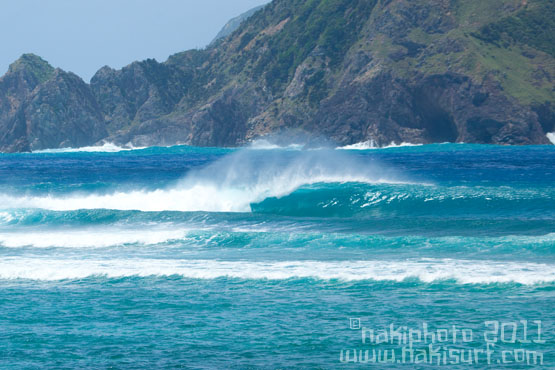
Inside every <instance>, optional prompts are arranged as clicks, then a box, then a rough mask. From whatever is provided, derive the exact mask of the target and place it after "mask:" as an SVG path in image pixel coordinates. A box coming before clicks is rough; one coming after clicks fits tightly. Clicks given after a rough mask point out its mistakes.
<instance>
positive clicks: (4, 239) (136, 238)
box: [0, 228, 187, 248]
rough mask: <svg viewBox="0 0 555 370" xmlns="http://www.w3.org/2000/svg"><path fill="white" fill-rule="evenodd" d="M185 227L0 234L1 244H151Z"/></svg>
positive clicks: (181, 235) (173, 237)
mask: <svg viewBox="0 0 555 370" xmlns="http://www.w3.org/2000/svg"><path fill="white" fill-rule="evenodd" d="M186 234H187V231H186V230H183V229H181V230H144V229H143V230H130V229H127V230H126V229H115V228H112V229H104V230H64V231H42V232H36V231H34V232H29V231H26V232H13V233H2V234H0V246H2V247H6V248H19V247H34V248H50V247H58V248H105V247H110V246H119V245H128V244H139V245H152V244H159V243H164V242H168V241H170V240H178V239H182V238H184V237H185V236H186Z"/></svg>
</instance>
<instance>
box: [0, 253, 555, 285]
mask: <svg viewBox="0 0 555 370" xmlns="http://www.w3.org/2000/svg"><path fill="white" fill-rule="evenodd" d="M172 275H176V276H182V277H184V278H193V279H216V278H222V277H228V278H238V279H247V280H285V279H292V278H313V279H320V280H342V281H362V280H374V281H396V282H400V281H404V280H407V279H418V280H420V281H422V282H426V283H430V282H435V281H444V280H454V281H455V282H456V283H458V284H491V283H518V284H525V285H532V284H538V283H553V282H555V265H551V264H540V263H522V262H496V261H471V260H453V259H419V260H405V261H383V260H374V261H350V262H345V261H341V262H339V261H326V262H321V261H280V262H273V261H272V262H251V261H215V260H153V259H125V260H123V259H113V260H48V259H42V258H41V259H34V258H27V257H7V258H4V259H2V261H0V279H5V280H12V279H29V280H67V279H72V280H73V279H83V278H87V277H93V276H105V277H108V278H121V277H131V276H139V277H147V276H172Z"/></svg>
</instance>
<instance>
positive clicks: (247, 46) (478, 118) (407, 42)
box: [0, 0, 555, 151]
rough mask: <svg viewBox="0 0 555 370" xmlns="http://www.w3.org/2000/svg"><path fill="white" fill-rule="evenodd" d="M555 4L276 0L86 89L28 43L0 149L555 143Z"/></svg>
mask: <svg viewBox="0 0 555 370" xmlns="http://www.w3.org/2000/svg"><path fill="white" fill-rule="evenodd" d="M552 8H553V4H552V3H551V2H550V1H549V0H530V1H528V3H527V4H526V5H523V3H522V2H521V1H519V0H514V1H513V0H509V1H508V2H507V1H501V0H494V1H488V2H484V1H481V0H469V1H464V2H461V1H451V0H441V1H436V2H430V1H427V0H385V1H377V0H337V1H333V2H327V1H324V0H320V1H311V2H306V1H303V0H274V1H273V2H272V3H270V4H268V5H267V6H265V7H264V8H263V9H262V10H260V11H257V12H256V13H255V14H254V15H252V16H251V17H250V18H248V19H247V20H245V21H243V22H242V23H241V24H240V25H239V26H238V28H237V29H236V30H235V31H234V32H232V33H231V34H229V35H228V36H226V37H224V38H221V39H220V40H218V42H216V43H215V44H213V45H211V46H209V47H208V48H206V49H204V50H191V51H186V52H182V53H178V54H175V55H173V56H171V57H170V58H169V59H168V61H166V62H164V63H158V62H156V61H155V60H152V59H150V60H146V61H143V62H135V63H132V64H130V65H129V66H127V67H124V68H123V69H121V70H113V69H110V68H109V67H104V68H102V69H101V70H99V71H98V72H97V73H96V75H95V76H94V77H93V79H92V80H91V84H90V86H88V85H86V84H85V83H83V82H82V81H81V80H80V79H79V78H78V77H77V76H75V75H72V74H70V73H66V72H63V71H60V70H54V69H53V68H52V67H51V66H49V65H48V63H46V62H44V61H43V60H42V59H40V58H38V57H36V56H32V55H24V56H23V57H22V58H21V59H20V60H19V61H17V62H16V63H14V64H13V65H12V67H10V71H8V73H7V74H6V75H5V76H4V77H2V78H1V79H0V128H1V129H2V130H1V134H0V150H2V151H22V150H30V149H39V148H46V147H59V146H77V145H90V144H93V143H95V142H97V141H99V140H106V141H113V142H116V143H120V144H126V143H133V144H135V145H171V144H177V143H182V144H191V145H203V146H235V145H241V144H243V143H245V142H246V141H249V140H252V139H254V138H256V137H259V136H264V135H268V134H271V133H281V137H282V138H285V137H286V135H287V133H294V135H297V136H303V134H302V133H303V132H304V133H305V134H306V136H307V137H317V138H325V139H329V140H332V141H334V142H336V143H337V144H340V145H347V144H353V143H355V142H361V141H369V140H373V141H374V142H375V143H377V144H380V145H381V144H390V143H391V142H397V143H400V142H413V143H431V142H445V141H450V142H475V143H492V144H548V143H549V141H548V139H547V137H546V133H548V132H553V131H555V123H554V119H553V117H554V116H555V113H554V111H555V109H554V108H553V107H555V89H554V88H553V83H552V76H555V56H554V53H553V51H552V50H553V49H552V43H551V41H550V40H551V39H550V37H552V35H553V34H555V29H554V28H555V27H553V24H555V22H553V20H552V19H551V18H550V17H549V16H546V14H549V12H550V11H551V9H552ZM551 13H552V12H551ZM538 25H542V29H544V30H545V32H535V33H534V32H532V31H533V29H535V28H537V27H538ZM531 56H533V57H531Z"/></svg>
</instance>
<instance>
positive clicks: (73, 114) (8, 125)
mask: <svg viewBox="0 0 555 370" xmlns="http://www.w3.org/2000/svg"><path fill="white" fill-rule="evenodd" d="M0 92H1V94H0V150H2V151H8V152H13V151H29V150H37V149H47V148H59V147H78V146H84V145H88V144H90V143H93V142H96V141H98V140H100V139H102V138H104V137H106V136H107V132H106V129H105V123H104V120H103V119H102V116H101V115H100V109H99V106H98V104H97V102H96V99H95V97H94V96H93V94H92V92H91V90H90V88H89V86H88V85H87V84H85V83H84V82H83V81H82V80H81V79H80V78H79V77H78V76H76V75H74V74H72V73H67V72H64V71H62V70H60V69H54V68H53V67H52V66H50V65H49V64H48V63H46V62H45V61H44V60H42V59H40V58H39V57H37V56H34V55H30V54H25V55H23V56H22V57H21V58H20V59H19V60H18V61H16V62H15V63H13V64H12V65H11V66H10V69H9V71H8V73H7V74H6V75H4V76H3V77H2V78H1V79H0Z"/></svg>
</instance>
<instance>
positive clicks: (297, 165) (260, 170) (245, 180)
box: [0, 150, 400, 212]
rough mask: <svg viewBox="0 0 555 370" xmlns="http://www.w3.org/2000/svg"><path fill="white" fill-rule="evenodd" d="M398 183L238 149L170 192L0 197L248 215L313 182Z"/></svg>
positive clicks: (351, 168)
mask: <svg viewBox="0 0 555 370" xmlns="http://www.w3.org/2000/svg"><path fill="white" fill-rule="evenodd" d="M347 182H362V183H400V182H396V181H393V180H389V179H386V176H384V171H383V170H382V169H380V168H378V167H377V165H375V164H369V163H367V162H365V161H364V160H362V159H360V158H356V157H355V156H352V155H349V154H348V153H338V152H337V151H334V150H319V151H288V152H287V151H285V152H284V151H272V150H269V151H263V152H257V153H254V151H252V150H243V151H239V152H235V153H232V154H231V155H228V156H225V157H223V158H221V159H220V160H218V161H215V162H213V163H211V164H210V165H208V166H207V167H204V168H202V169H199V170H193V171H191V172H189V173H188V174H187V175H186V176H185V178H184V179H182V180H181V181H180V182H179V183H178V184H176V185H175V186H173V187H168V188H165V189H157V190H131V191H118V192H114V193H112V194H76V193H73V194H67V195H66V196H57V197H54V196H44V195H42V196H41V195H34V196H19V197H14V196H11V195H7V194H4V195H2V194H0V204H2V205H3V207H2V208H4V209H6V208H41V209H49V210H54V211H71V210H78V209H118V210H140V211H184V212H188V211H207V212H250V211H251V204H253V203H257V202H260V201H262V200H264V199H266V198H268V197H282V196H285V195H288V194H290V193H292V192H293V191H295V190H296V189H298V188H300V187H301V186H304V185H311V184H316V183H347Z"/></svg>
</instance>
